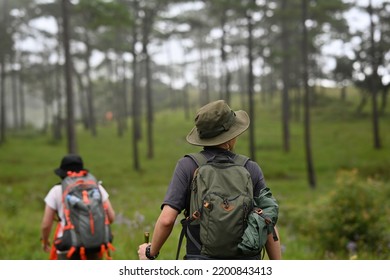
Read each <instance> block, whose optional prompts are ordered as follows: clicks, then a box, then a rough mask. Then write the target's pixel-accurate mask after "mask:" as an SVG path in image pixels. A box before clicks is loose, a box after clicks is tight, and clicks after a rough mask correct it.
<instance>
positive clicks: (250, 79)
mask: <svg viewBox="0 0 390 280" xmlns="http://www.w3.org/2000/svg"><path fill="white" fill-rule="evenodd" d="M246 17H247V21H248V42H247V44H248V45H247V48H248V62H249V64H248V66H249V68H248V103H249V117H250V119H251V121H250V124H249V154H250V158H251V159H252V160H253V161H256V147H255V110H254V107H255V105H254V98H253V96H254V77H253V50H252V49H253V22H252V15H251V14H250V12H249V11H247V15H246Z"/></svg>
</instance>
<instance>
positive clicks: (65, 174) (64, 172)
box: [54, 168, 88, 178]
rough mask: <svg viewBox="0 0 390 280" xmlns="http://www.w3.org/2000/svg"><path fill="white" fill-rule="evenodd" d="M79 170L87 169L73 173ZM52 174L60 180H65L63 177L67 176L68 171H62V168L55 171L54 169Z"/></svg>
mask: <svg viewBox="0 0 390 280" xmlns="http://www.w3.org/2000/svg"><path fill="white" fill-rule="evenodd" d="M81 170H85V171H88V169H85V168H83V169H80V170H74V171H75V172H79V171H81ZM54 173H55V174H56V175H57V176H59V177H60V178H65V177H66V176H67V174H68V171H67V170H64V169H62V168H56V169H54Z"/></svg>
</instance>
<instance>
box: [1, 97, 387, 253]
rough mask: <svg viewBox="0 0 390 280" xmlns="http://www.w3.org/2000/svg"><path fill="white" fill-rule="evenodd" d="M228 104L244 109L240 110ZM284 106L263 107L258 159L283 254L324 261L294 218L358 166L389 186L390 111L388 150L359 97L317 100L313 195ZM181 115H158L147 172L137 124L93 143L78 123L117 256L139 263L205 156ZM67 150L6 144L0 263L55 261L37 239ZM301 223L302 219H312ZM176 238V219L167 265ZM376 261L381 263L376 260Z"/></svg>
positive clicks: (299, 138)
mask: <svg viewBox="0 0 390 280" xmlns="http://www.w3.org/2000/svg"><path fill="white" fill-rule="evenodd" d="M231 107H232V108H233V109H238V108H237V106H235V105H234V104H233V105H232V106H231ZM279 107H280V106H279V104H277V102H275V103H274V104H272V105H267V106H266V105H264V104H261V102H260V101H259V100H258V101H256V116H255V120H254V121H255V130H256V137H255V139H256V160H257V161H258V163H259V164H260V166H261V168H262V169H263V172H264V174H265V178H266V181H267V184H268V186H269V187H270V188H271V190H272V192H273V194H274V196H275V197H276V198H277V200H278V201H279V204H280V216H279V230H280V233H281V242H282V246H283V258H284V259H297V260H305V259H306V260H307V259H320V258H323V256H322V255H320V254H319V253H318V252H316V251H315V250H313V246H312V244H311V243H310V239H309V238H308V236H307V234H304V233H301V232H298V231H296V230H295V228H296V224H294V223H296V218H295V219H292V218H291V217H292V216H293V215H294V213H300V212H302V209H304V208H308V207H310V205H311V204H312V203H313V202H315V201H317V200H318V199H320V198H321V197H322V196H324V195H326V194H327V193H329V191H331V190H332V188H333V186H334V185H335V181H336V179H337V174H338V172H339V171H340V170H351V169H357V170H359V176H361V177H362V178H368V177H371V178H377V179H378V180H381V181H382V182H384V184H386V185H388V184H389V182H390V172H389V170H390V157H389V155H390V153H389V150H390V117H389V115H388V114H387V115H384V116H382V117H381V121H380V129H381V140H382V144H383V148H382V149H381V150H375V149H374V148H373V140H372V125H371V118H370V116H369V114H368V113H367V112H366V113H365V114H364V115H362V116H357V115H356V114H355V113H354V110H355V108H356V102H354V100H353V99H351V100H349V101H348V102H347V103H344V104H342V103H340V101H339V100H338V98H337V97H332V96H330V97H329V96H327V97H326V98H325V97H324V98H322V99H320V101H319V105H318V106H316V107H315V108H313V110H312V126H311V128H312V148H313V159H314V168H315V172H316V180H317V186H316V189H314V190H313V189H310V188H309V186H308V183H307V174H306V163H305V154H304V143H303V124H302V122H299V121H292V122H291V127H290V129H291V151H290V152H289V153H285V152H283V151H282V136H281V131H282V129H281V123H280V119H281V118H280V114H279ZM183 116H184V114H183V112H182V111H180V110H177V111H164V112H159V113H157V114H156V118H155V123H154V141H155V145H154V151H155V157H154V159H153V160H150V159H147V157H146V146H145V142H146V141H145V140H143V141H142V142H141V143H140V147H139V148H140V157H141V167H142V171H140V172H135V171H134V170H133V164H132V153H131V150H132V148H131V145H132V142H131V141H132V140H131V135H130V132H131V130H130V128H129V130H128V131H127V132H126V134H125V135H124V136H123V137H121V138H120V137H118V136H117V132H116V125H115V123H111V124H107V125H105V126H101V127H99V130H98V137H96V138H94V137H92V136H91V135H90V134H89V133H88V132H86V131H84V130H83V129H82V128H81V127H78V129H77V135H78V136H77V139H78V148H79V152H80V154H81V155H82V156H83V157H84V161H85V166H86V167H87V168H88V169H90V171H92V172H93V173H94V174H95V175H96V176H97V177H98V178H99V179H101V180H102V181H103V184H104V185H105V187H106V188H107V189H108V191H109V193H110V195H111V201H112V203H113V206H114V208H115V210H116V213H117V219H116V222H115V223H114V224H113V232H114V235H115V237H114V245H115V247H116V251H115V252H114V255H113V256H114V258H115V259H136V258H137V253H136V252H137V248H138V245H139V244H140V243H142V242H143V232H144V231H151V232H152V229H153V223H154V221H155V220H156V218H157V217H158V215H159V212H160V205H161V202H162V200H163V197H164V194H165V191H166V188H167V186H168V184H169V181H170V178H171V175H172V172H173V169H174V167H175V164H176V162H177V160H178V159H179V158H180V157H181V156H183V155H184V154H185V153H188V152H192V151H197V150H198V148H197V147H194V146H191V145H189V144H187V143H186V141H185V135H186V134H187V132H188V131H189V130H190V129H191V128H192V126H193V122H192V120H185V119H184V117H183ZM236 152H238V153H242V154H249V150H248V133H246V134H244V135H242V136H241V137H240V138H239V140H238V143H237V147H236ZM65 153H66V142H65V139H64V140H63V141H62V142H60V143H53V141H52V140H51V139H50V136H49V135H41V134H38V133H33V132H30V133H14V134H12V135H9V136H8V138H7V142H6V143H5V144H4V145H2V146H1V147H0V165H1V167H0V189H1V192H0V220H1V230H0V246H1V248H2V249H1V250H0V259H11V260H19V259H47V258H48V255H47V254H45V253H44V252H43V251H42V250H41V246H40V241H39V238H40V223H41V218H42V214H43V209H44V202H43V198H44V197H45V195H46V193H47V192H48V191H49V189H50V188H51V186H52V185H53V184H55V183H57V182H58V178H57V177H56V176H55V175H54V173H53V170H54V168H56V167H57V166H58V165H59V163H60V160H61V158H62V156H63V155H64V154H65ZM308 211H310V209H309V210H308ZM301 223H305V217H302V220H301ZM179 232H180V224H179V223H178V224H177V226H176V227H175V229H174V232H173V233H172V235H171V237H170V238H169V240H168V242H167V243H166V244H165V246H164V247H163V249H162V251H161V254H160V259H174V258H175V254H176V248H177V242H178V236H179ZM182 253H184V247H183V248H182ZM336 258H337V257H336ZM338 258H342V257H341V256H339V257H338ZM370 258H374V259H375V256H370Z"/></svg>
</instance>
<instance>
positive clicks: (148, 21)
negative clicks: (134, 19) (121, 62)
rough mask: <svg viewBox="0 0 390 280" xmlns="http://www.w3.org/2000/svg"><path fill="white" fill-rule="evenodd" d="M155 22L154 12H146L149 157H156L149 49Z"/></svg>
mask: <svg viewBox="0 0 390 280" xmlns="http://www.w3.org/2000/svg"><path fill="white" fill-rule="evenodd" d="M152 23H153V12H145V18H144V21H143V38H142V46H143V48H142V52H143V57H144V59H145V61H144V62H145V77H146V121H147V125H146V128H147V141H148V147H147V148H148V150H147V157H148V158H149V159H152V158H153V157H154V149H153V122H154V117H153V94H152V75H151V69H150V55H149V51H148V45H149V34H150V31H151V25H152Z"/></svg>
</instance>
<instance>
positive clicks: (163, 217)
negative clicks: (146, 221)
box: [138, 205, 179, 260]
mask: <svg viewBox="0 0 390 280" xmlns="http://www.w3.org/2000/svg"><path fill="white" fill-rule="evenodd" d="M178 214H179V213H178V211H177V210H175V209H174V208H172V207H170V206H169V205H164V207H163V209H162V211H161V213H160V216H159V217H158V219H157V222H156V225H155V227H154V231H153V236H152V243H150V244H151V247H150V255H151V256H155V255H157V254H158V253H159V252H160V249H161V248H162V246H163V245H164V243H165V241H166V240H167V239H168V237H169V235H170V234H171V232H172V229H173V226H174V225H175V221H176V218H177V215H178ZM148 245H149V244H147V243H143V244H141V245H140V246H139V247H138V256H139V259H140V260H148V258H147V257H146V256H145V250H146V247H147V246H148Z"/></svg>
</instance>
